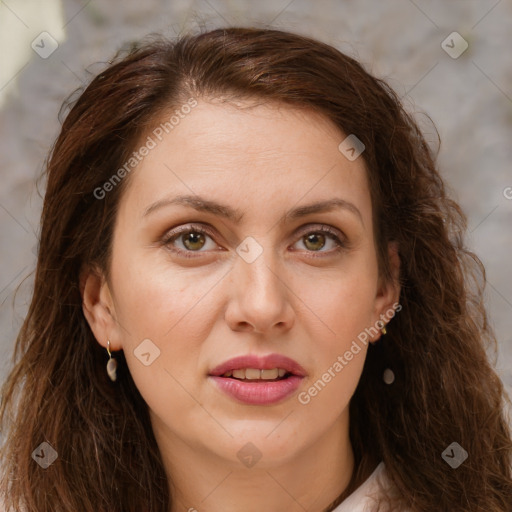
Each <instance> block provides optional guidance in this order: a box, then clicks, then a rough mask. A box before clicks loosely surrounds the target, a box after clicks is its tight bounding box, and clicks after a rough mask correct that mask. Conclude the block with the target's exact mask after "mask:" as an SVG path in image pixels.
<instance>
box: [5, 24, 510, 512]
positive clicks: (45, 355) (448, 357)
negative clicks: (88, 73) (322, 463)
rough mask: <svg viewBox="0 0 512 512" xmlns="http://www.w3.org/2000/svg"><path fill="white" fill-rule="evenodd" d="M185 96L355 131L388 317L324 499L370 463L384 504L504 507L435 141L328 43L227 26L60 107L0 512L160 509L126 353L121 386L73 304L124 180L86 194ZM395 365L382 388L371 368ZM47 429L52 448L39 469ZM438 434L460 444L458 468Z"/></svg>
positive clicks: (161, 479)
mask: <svg viewBox="0 0 512 512" xmlns="http://www.w3.org/2000/svg"><path fill="white" fill-rule="evenodd" d="M190 96H193V97H197V98H201V97H206V98H208V97H219V96H223V97H226V98H228V100H229V99H236V98H242V99H249V98H252V99H256V100H258V101H262V102H279V103H286V104H288V105H291V106H292V107H294V108H307V109H314V110H315V111H316V112H319V113H321V114H323V115H324V116H325V117H327V118H328V119H330V120H331V121H332V122H334V123H335V125H336V126H337V127H339V129H340V130H341V131H342V132H343V133H345V134H356V135H357V137H358V138H359V139H360V140H361V141H362V142H363V143H364V145H365V146H366V150H365V152H364V153H363V155H362V157H363V158H364V161H365V165H366V169H367V173H368V178H369V183H370V192H371V198H372V208H373V220H374V226H375V237H376V240H375V241H376V247H377V252H378V261H379V269H380V272H381V273H382V275H384V276H385V277H387V278H390V266H389V261H388V253H387V250H386V248H387V246H388V243H389V242H390V241H394V242H396V243H397V245H398V248H399V255H400V260H401V270H400V282H401V296H400V303H401V305H402V310H401V312H400V313H399V314H398V315H397V316H396V317H395V318H393V320H392V321H391V322H390V324H389V326H388V334H387V335H386V336H385V337H384V338H382V339H381V340H380V341H379V342H378V343H377V344H375V345H373V344H372V345H370V346H369V349H368V353H367V358H366V362H365V365H364V369H363V373H362V376H361V379H360V381H359V384H358V387H357V389H356V392H355V394H354V396H353V398H352V400H351V402H350V406H349V407H350V437H351V442H352V446H353V449H354V454H355V463H356V466H355V471H354V474H353V477H352V480H351V482H350V484H349V487H348V488H347V489H346V490H345V492H344V493H343V494H342V495H341V496H339V497H338V499H337V500H336V501H335V502H333V503H332V504H331V505H330V506H329V507H328V509H327V510H328V511H330V510H332V509H333V508H334V507H335V506H336V505H337V504H339V503H340V502H341V501H342V500H343V499H344V498H345V497H346V496H347V495H348V494H349V493H350V492H351V491H353V490H354V489H355V488H356V487H357V486H358V485H360V484H361V482H362V481H364V479H365V478H366V477H367V476H368V475H369V473H370V472H371V471H372V469H373V468H374V467H375V465H376V464H377V463H378V462H379V461H384V463H385V465H386V470H387V474H388V476H389V481H390V483H391V484H392V487H390V489H388V492H384V490H383V495H382V504H384V503H386V504H388V505H391V507H392V509H397V510H398V509H401V508H408V509H409V510H410V511H411V512H427V511H431V510H440V511H448V510H449V511H450V512H459V511H460V512H461V511H464V512H510V509H511V504H512V478H511V471H512V470H511V459H512V441H511V433H510V427H509V425H508V423H507V420H506V417H505V405H506V403H508V397H507V396H506V393H505V391H504V388H503V385H502V383H501V381H500V379H499V378H498V376H497V374H496V373H495V371H494V370H493V368H492V365H491V363H490V362H489V360H488V356H487V350H488V349H489V348H494V350H496V340H495V336H494V334H493V331H492V329H491V327H490V326H489V323H488V319H487V313H486V311H485V308H484V304H483V298H482V295H483V289H484V286H485V270H484V268H483V266H482V264H481V262H480V260H479V259H478V258H477V257H476V256H475V255H474V254H473V253H472V252H471V251H469V250H468V249H467V248H466V246H465V244H464V234H465V230H466V218H465V216H464V213H463V212H462V211H461V208H460V207H459V206H458V205H457V203H456V202H454V201H453V200H451V199H450V198H449V197H448V194H447V192H446V190H445V186H444V183H443V181H442V178H441V176H440V174H439V171H438V169H437V167H436V163H435V155H434V154H433V150H432V149H431V148H430V147H429V145H428V144H427V142H426V141H425V139H424V137H423V135H422V133H421V131H420V129H419V127H418V125H417V123H416V122H415V120H414V119H413V118H412V116H411V115H410V114H408V113H407V112H406V111H405V109H404V107H403V106H402V104H401V102H400V99H399V97H398V96H397V94H396V93H395V92H394V91H393V90H392V89H391V88H390V87H389V86H388V85H387V84H386V83H385V82H384V81H382V80H380V79H378V78H375V77H374V76H372V75H371V74H369V73H368V72H367V71H366V70H365V69H364V68H363V67H362V65H360V64H359V63H358V62H357V61H356V60H355V59H353V58H351V57H349V56H347V55H345V54H343V53H341V52H340V51H338V50H337V49H335V48H333V47H331V46H330V45H327V44H324V43H322V42H319V41H316V40H314V39H311V38H308V37H304V36H301V35H298V34H292V33H288V32H284V31H280V30H272V29H255V28H242V27H238V28H225V29H217V30H212V31H202V32H201V33H198V34H187V35H184V36H181V37H179V38H177V39H176V40H173V41H171V40H168V39H165V38H163V37H156V38H153V39H151V40H145V41H143V42H141V43H135V44H133V45H132V46H131V47H130V48H129V49H128V50H125V51H124V52H122V53H119V54H118V55H117V56H116V58H115V59H114V61H112V62H111V63H110V65H109V66H108V67H107V69H105V70H104V71H103V72H101V73H99V74H98V75H97V76H96V77H94V78H93V79H92V81H91V82H90V84H89V85H88V86H87V87H86V88H84V89H83V90H80V95H79V96H78V97H77V98H75V99H73V101H70V102H69V104H68V106H69V109H68V113H67V116H66V118H65V121H64V122H63V125H62V130H61V132H60V135H59V136H58V138H57V140H56V142H55V144H54V145H53V147H52V150H51V152H50V154H49V156H48V159H47V162H46V169H45V177H46V178H47V188H46V194H45V198H44V205H43V212H42V217H41V235H40V245H39V253H38V260H37V267H36V270H35V281H34V290H33V296H32V300H31V303H30V307H29V310H28V314H27V316H26V318H25V320H24V323H23V325H22V327H21V330H20V332H19V335H18V337H17V340H16V345H15V350H14V354H13V368H12V370H11V372H10V374H9V376H8V378H7V380H6V382H5V383H4V385H3V389H2V399H1V407H0V420H1V427H2V432H3V433H4V434H3V435H4V442H3V445H2V452H1V455H2V469H1V471H2V480H1V487H0V491H1V493H2V494H3V496H4V500H5V504H6V507H7V508H9V507H13V508H14V509H15V510H22V509H23V510H26V511H27V512H47V511H52V512H63V511H67V512H70V511H74V512H78V511H79V512H106V511H108V512H141V511H143V510H151V511H152V512H168V510H169V509H170V504H171V502H172V491H171V486H170V485H169V481H168V479H167V477H166V474H165V472H164V467H163V463H162V458H161V455H160V452H159V450H158V446H157V444H156V441H155V438H154V435H153V432H152V428H151V424H150V421H149V415H148V408H147V405H146V403H145V402H144V400H143V399H142V397H141V395H140V393H139V392H138V390H137V388H136V386H135V384H134V382H133V380H132V378H131V376H130V373H129V371H128V370H127V367H126V364H125V359H124V356H123V353H122V351H121V352H120V353H118V354H117V359H118V361H119V364H120V368H119V371H118V375H119V376H118V381H117V382H116V383H115V384H113V383H112V382H110V381H109V380H108V377H107V375H106V372H105V363H106V354H105V351H104V349H103V348H102V347H100V345H99V344H98V343H97V342H96V340H95V338H94V336H93V334H92V332H91V329H90V328H89V325H88V323H87V321H86V319H85V317H84V314H83V310H82V297H81V293H80V282H79V276H80V271H81V269H82V268H83V267H84V266H85V265H97V266H98V267H99V268H100V269H102V270H103V271H104V272H105V274H106V275H107V276H108V270H109V264H110V258H111V244H112V233H113V226H114V221H115V218H116V207H117V205H118V203H119V199H120V197H121V194H122V193H123V190H124V189H125V187H126V183H127V182H128V181H129V176H127V177H125V178H124V179H123V180H122V182H121V183H119V185H118V186H116V187H114V189H113V190H112V191H111V192H109V194H107V195H106V197H104V198H103V199H102V200H98V199H97V198H96V197H95V195H94V191H95V189H97V187H100V186H102V185H103V184H104V183H105V182H106V181H107V180H109V178H111V176H112V174H113V172H114V171H115V170H116V169H118V168H120V167H121V166H122V165H123V163H124V162H126V161H127V159H128V158H129V157H130V154H131V152H132V151H133V150H134V149H135V148H136V144H137V142H138V141H139V140H140V138H141V137H142V136H143V135H144V134H147V133H148V130H149V129H150V128H151V127H152V126H153V125H154V123H155V120H156V119H160V118H161V115H162V113H164V112H166V111H170V110H172V109H173V108H174V107H177V106H179V105H181V104H183V103H184V102H186V100H187V98H189V97H190ZM388 366H389V367H391V368H392V369H393V370H394V372H395V375H396V380H395V382H394V384H393V385H392V386H384V385H383V384H382V372H383V370H384V368H386V367H388ZM43 441H46V442H48V443H49V444H50V445H51V446H52V447H54V448H55V450H56V451H57V453H58V458H57V460H56V461H55V462H54V463H53V464H52V465H51V466H50V467H48V468H47V469H46V470H42V469H41V467H39V465H37V464H36V463H35V462H34V460H32V458H31V454H32V452H33V451H34V449H35V448H36V447H38V446H39V445H40V444H41V443H42V442H43ZM452 442H457V443H459V444H460V445H461V446H462V447H463V448H464V449H465V450H466V451H467V452H468V454H469V457H468V458H467V460H466V461H465V462H464V463H463V464H462V465H460V467H458V468H457V469H453V468H452V467H450V466H449V465H448V464H447V463H446V462H445V461H444V460H443V458H442V457H441V454H442V452H443V451H444V450H445V448H446V447H447V446H449V445H450V444H451V443H452Z"/></svg>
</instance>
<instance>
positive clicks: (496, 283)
mask: <svg viewBox="0 0 512 512" xmlns="http://www.w3.org/2000/svg"><path fill="white" fill-rule="evenodd" d="M235 25H244V26H257V27H269V26H271V27H273V28H280V29H284V30H291V31H295V32H299V33H301V34H304V35H308V36H312V37H315V38H318V39H320V40H322V41H324V42H327V43H329V44H331V45H333V46H336V47H337V48H339V49H340V50H341V51H344V52H345V53H348V54H349V55H351V56H354V57H356V58H357V59H359V60H360V61H361V62H362V63H363V65H364V66H365V67H366V68H367V69H368V70H369V71H370V72H371V73H373V74H374V75H376V76H378V77H379V78H384V79H385V80H387V81H388V83H389V84H390V85H391V86H392V87H393V88H394V89H395V90H396V91H397V92H398V94H399V95H400V96H401V97H402V98H403V101H404V103H405V105H406V108H407V109H408V110H409V111H411V112H413V113H415V115H416V118H417V119H418V120H419V122H420V124H421V126H422V127H424V129H425V132H426V135H427V139H428V140H429V141H431V142H432V143H433V144H435V142H436V138H435V132H434V129H433V126H432V125H431V124H430V123H429V122H428V118H427V116H426V115H425V114H427V115H428V116H430V118H431V119H432V120H433V121H434V123H435V125H436V127H437V129H438V131H439V133H440V136H441V140H442V143H441V148H440V152H439V165H440V168H441V170H442V174H443V176H444V178H445V180H446V182H447V184H448V186H449V187H450V190H451V194H452V196H453V197H454V198H455V199H457V200H458V201H459V202H460V204H461V205H462V207H463V209H464V211H465V212H466V214H467V216H468V235H467V245H468V246H469V247H470V248H471V249H472V250H474V251H475V252H476V253H477V254H478V256H479V257H480V258H481V259H482V261H483V263H484V265H485V266H486V269H487V278H488V286H487V290H486V301H487V306H488V308H489V311H490V315H491V321H492V323H493V325H494V327H495V330H496V334H497V337H498V341H499V358H498V360H497V369H498V372H499V374H500V376H501V378H502V379H503V381H504V383H505V384H506V386H507V388H508V391H509V393H510V392H512V329H511V327H512V322H511V318H512V272H511V270H510V265H511V258H510V249H511V248H512V170H511V169H512V167H511V162H512V65H511V64H512V62H511V59H510V48H512V2H511V1H510V0H474V1H472V0H451V1H450V2H445V1H443V0H428V1H421V0H388V1H386V2H382V1H379V0H358V1H355V0H315V1H308V0H258V1H252V2H251V1H242V0H145V1H140V0H124V1H123V2H113V1H107V0H86V1H83V0H44V1H43V0H0V48H1V53H0V155H1V159H0V169H1V170H0V239H1V244H0V262H1V266H0V382H1V381H3V380H4V378H5V377H6V376H7V372H8V371H9V369H10V367H11V354H12V351H13V348H14V342H15V338H16V334H17V332H18V330H19V328H20V326H21V323H22V321H23V318H24V316H25V314H26V311H27V308H28V304H29V301H30V294H31V290H32V282H33V271H34V269H35V260H36V256H35V254H36V248H37V234H38V231H39V216H40V212H41V205H42V198H41V195H42V194H44V182H43V183H41V184H40V185H39V187H38V186H37V183H36V178H37V177H38V176H39V174H40V172H41V170H42V167H43V164H44V159H45V157H46V155H47V153H48V150H49V149H50V147H51V145H52V143H53V141H54V139H55V137H56V136H57V134H58V132H59V127H60V124H59V121H58V117H57V116H58V111H59V108H60V106H61V104H62V102H63V101H64V100H65V99H66V97H67V96H68V95H69V94H70V93H71V92H72V91H73V90H75V89H76V88H77V87H79V86H81V85H82V84H84V83H87V82H88V81H89V80H90V78H91V73H93V74H97V73H99V72H100V71H101V70H102V69H103V68H104V67H105V66H106V63H107V61H108V60H109V59H110V58H111V57H112V56H113V55H114V53H115V52H116V51H117V50H118V49H119V48H120V47H121V46H122V45H124V44H126V43H129V42H130V41H133V40H136V39H139V38H142V37H144V36H146V35H147V34H150V33H153V32H160V33H164V34H165V35H167V36H168V37H176V36H177V35H179V34H181V33H183V32H185V31H187V30H189V29H191V30H197V29H198V27H205V28H212V29H213V28H217V27H221V26H235ZM18 287H19V290H18V292H17V294H16V296H15V294H14V292H15V290H16V288H18ZM70 343H72V340H70Z"/></svg>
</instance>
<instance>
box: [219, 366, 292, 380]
mask: <svg viewBox="0 0 512 512" xmlns="http://www.w3.org/2000/svg"><path fill="white" fill-rule="evenodd" d="M285 375H286V370H283V369H282V368H272V369H271V370H258V369H257V368H243V369H240V370H232V371H229V372H226V373H225V374H224V375H223V377H234V378H235V379H248V380H273V379H277V378H278V377H284V376H285Z"/></svg>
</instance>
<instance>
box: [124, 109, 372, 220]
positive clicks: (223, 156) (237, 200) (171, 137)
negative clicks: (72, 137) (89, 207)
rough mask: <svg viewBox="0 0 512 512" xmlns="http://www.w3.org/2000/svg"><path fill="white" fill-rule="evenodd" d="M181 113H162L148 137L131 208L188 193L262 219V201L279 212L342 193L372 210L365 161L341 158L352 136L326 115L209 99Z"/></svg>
mask: <svg viewBox="0 0 512 512" xmlns="http://www.w3.org/2000/svg"><path fill="white" fill-rule="evenodd" d="M174 113H176V110H174V111H171V112H170V113H165V114H164V115H162V116H161V117H160V118H159V119H158V121H156V122H155V127H154V128H151V130H149V131H148V133H147V134H145V136H144V137H143V138H142V139H141V142H140V144H144V143H146V142H147V141H148V140H149V139H151V141H152V142H151V144H150V145H151V146H152V149H150V151H149V152H148V153H147V155H146V156H144V157H143V158H142V159H141V161H140V163H139V164H138V165H137V167H136V168H135V170H134V171H133V172H132V174H131V176H130V184H129V186H128V188H127V190H126V191H125V194H124V197H123V198H122V205H126V204H127V203H128V204H129V205H130V210H133V211H135V210H138V211H142V210H144V208H145V207H146V206H147V204H149V203H150V202H153V201H155V200H158V199H160V198H163V197H164V196H166V197H168V196H169V195H173V194H176V195H179V194H185V193H186V194H199V195H202V196H210V197H212V198H214V199H219V200H220V199H221V198H222V199H223V201H224V202H226V201H227V202H230V203H231V204H233V205H235V206H236V208H237V209H243V210H246V209H252V210H253V212H254V213H258V211H259V214H260V215H261V207H262V201H265V204H266V206H268V207H269V208H272V207H279V206H280V205H282V203H283V202H286V203H293V204H300V203H301V202H305V203H306V202H311V201H314V200H321V199H325V198H327V197H328V196H329V197H332V196H333V195H339V194H336V192H339V193H340V194H342V195H343V194H344V195H345V196H349V197H350V199H351V200H352V201H355V202H357V203H359V204H358V207H359V208H360V209H364V208H369V207H370V208H371V205H370V197H369V190H368V186H367V177H366V169H365V165H364V160H363V159H362V158H357V159H356V160H354V161H350V160H349V159H347V158H346V157H345V156H344V155H343V154H342V153H341V152H340V150H339V149H338V147H339V145H340V143H341V142H342V141H343V140H344V139H345V138H346V134H344V133H343V132H342V131H341V130H340V129H339V128H338V127H336V126H335V125H334V123H333V122H332V121H330V120H329V119H328V118H327V117H326V116H323V115H321V114H319V113H317V112H314V111H312V110H305V109H299V108H294V107H293V106H289V105H284V104H276V103H271V104H265V105H261V104H258V105H256V104H254V103H249V102H239V103H238V104H233V103H220V102H214V101H202V100H201V101H199V102H198V104H197V106H195V107H194V108H193V109H190V110H189V111H188V113H186V114H183V113H181V116H177V115H174ZM173 115H174V119H173V124H171V123H170V122H169V121H170V119H171V117H172V116H173ZM148 137H149V139H148Z"/></svg>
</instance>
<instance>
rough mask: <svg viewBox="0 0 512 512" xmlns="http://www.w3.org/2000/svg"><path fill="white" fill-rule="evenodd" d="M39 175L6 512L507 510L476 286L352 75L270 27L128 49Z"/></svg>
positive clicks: (9, 393) (456, 215)
mask: <svg viewBox="0 0 512 512" xmlns="http://www.w3.org/2000/svg"><path fill="white" fill-rule="evenodd" d="M47 178H48V184H47V191H46V196H45V202H44V208H43V214H42V229H41V240H40V247H39V259H38V265H37V270H36V276H35V287H34V295H33V299H32V303H31V306H30V310H29V313H28V315H27V318H26V320H25V323H24V325H23V327H22V329H21V332H20V334H19V338H18V340H17V346H16V348H17V355H18V356H19V361H18V362H17V364H16V366H15V367H14V369H13V370H12V373H11V375H10V376H9V379H8V380H7V382H6V384H5V386H4V390H3V401H2V408H1V411H0V412H1V416H2V420H3V425H4V429H5V432H6V433H7V436H6V442H5V446H4V453H3V459H4V462H3V466H2V467H3V468H4V476H3V480H2V489H3V493H4V495H5V498H4V499H5V502H6V505H7V506H13V507H14V508H15V509H16V510H18V509H20V507H21V506H23V507H25V508H24V509H25V510H27V511H30V512H32V511H42V510H52V511H57V510H67V511H88V512H89V511H90V512H93V511H94V512H97V511H134V512H135V511H137V512H140V511H144V510H148V511H149V510H150V511H162V512H169V511H172V512H176V511H181V510H188V511H193V510H197V511H199V512H201V511H203V510H204V511H209V512H216V511H220V510H222V511H239V510H270V511H277V510H284V509H286V510H292V511H299V510H312V511H336V512H349V511H350V512H354V511H362V510H378V509H379V510H396V511H409V512H420V511H421V512H425V511H430V510H450V511H465V512H476V511H484V510H485V511H486V512H505V511H509V510H510V507H511V504H512V479H511V454H512V442H511V437H510V430H509V427H508V425H507V422H506V419H505V417H504V412H503V407H504V404H505V401H506V395H505V393H504V391H503V387H502V384H501V382H500V380H499V378H498V377H497V375H496V373H495V372H494V370H493V369H492V367H491V365H490V364H489V362H488V360H487V358H486V352H485V347H486V346H487V345H488V344H489V343H492V344H494V343H495V338H494V336H493V333H492V330H491V328H490V327H489V325H488V323H487V317H486V312H485V310H484V306H483V304H482V288H483V283H484V281H485V274H484V270H483V268H482V265H481V263H480V261H479V260H478V258H477V257H476V256H475V255H473V254H472V253H471V252H469V251H468V250H467V249H466V248H465V247H464V244H463V234H464V230H465V218H464V215H463V213H462V212H461V210H460V208H459V206H458V205H457V204H456V203H454V202H453V201H452V200H450V199H449V198H448V197H447V195H446V193H445V190H444V185H443V181H442V179H441V177H440V175H439V173H438V171H437V169H436V166H435V162H434V158H433V155H432V154H431V151H430V149H429V148H428V146H427V144H426V143H425V141H424V139H423V138H422V135H421V133H420V131H419V129H418V128H417V126H416V124H415V123H414V121H413V119H412V118H411V117H410V116H409V115H408V114H406V113H405V112H404V110H403V109H402V107H401V105H400V103H399V101H398V99H397V97H396V95H395V94H394V93H393V92H392V91H391V90H390V88H388V87H387V86H386V84H385V83H383V82H382V81H380V80H378V79H376V78H374V77H372V76H370V75H369V74H368V73H367V72H366V71H364V70H363V68H362V67H361V66H360V65H359V64H358V63H357V62H356V61H354V60H353V59H351V58H349V57H347V56H346V55H343V54H342V53H340V52H339V51H337V50H336V49H334V48H332V47H330V46H328V45H325V44H322V43H320V42H318V41H314V40H312V39H308V38H305V37H301V36H299V35H294V34H291V33H286V32H281V31H277V30H263V29H261V30H260V29H249V28H228V29H219V30H214V31H210V32H207V33H203V34H199V35H195V36H186V37H182V38H180V39H179V40H177V41H175V42H172V43H171V42H168V41H165V40H160V41H156V42H152V43H147V44H143V45H139V46H137V47H135V48H133V49H132V50H131V51H130V52H129V54H128V55H127V56H125V57H124V58H122V59H118V60H117V61H116V62H115V63H114V64H112V65H111V66H110V67H109V68H108V69H106V70H105V71H103V72H102V73H101V74H99V75H98V76H97V77H95V78H94V80H93V81H92V82H91V84H90V85H89V86H88V87H87V88H86V90H85V91H84V92H83V93H82V94H81V96H80V97H79V98H78V100H77V101H76V102H75V104H74V105H73V107H72V108H71V110H70V112H69V114H68V116H67V118H66V120H65V122H64V124H63V127H62V131H61V134H60V136H59V137H58V139H57V141H56V144H55V146H54V148H53V151H52V154H51V157H50V158H49V161H48V165H47ZM16 400H17V401H16ZM8 420H9V421H8ZM262 490H264V492H262ZM365 507H367V508H365Z"/></svg>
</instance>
